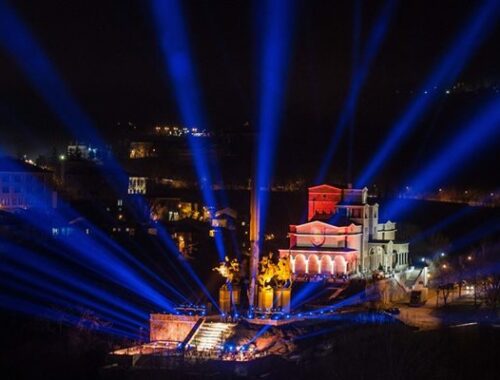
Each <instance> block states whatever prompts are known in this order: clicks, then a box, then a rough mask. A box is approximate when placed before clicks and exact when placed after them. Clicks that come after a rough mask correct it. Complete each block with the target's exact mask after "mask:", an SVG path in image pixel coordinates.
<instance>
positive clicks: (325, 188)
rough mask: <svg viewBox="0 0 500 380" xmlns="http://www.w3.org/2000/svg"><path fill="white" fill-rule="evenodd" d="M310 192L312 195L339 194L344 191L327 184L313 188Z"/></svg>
mask: <svg viewBox="0 0 500 380" xmlns="http://www.w3.org/2000/svg"><path fill="white" fill-rule="evenodd" d="M308 190H309V192H310V193H339V192H341V191H342V189H341V188H338V187H335V186H331V185H327V184H323V185H318V186H312V187H310V188H309V189H308Z"/></svg>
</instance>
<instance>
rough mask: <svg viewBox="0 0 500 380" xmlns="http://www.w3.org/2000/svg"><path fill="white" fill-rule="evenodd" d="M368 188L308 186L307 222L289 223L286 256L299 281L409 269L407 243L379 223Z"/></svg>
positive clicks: (389, 226) (390, 225)
mask: <svg viewBox="0 0 500 380" xmlns="http://www.w3.org/2000/svg"><path fill="white" fill-rule="evenodd" d="M367 198H368V190H367V189H366V188H364V189H351V188H347V189H341V188H337V187H334V186H330V185H320V186H314V187H311V188H309V197H308V222H307V223H304V224H301V225H291V226H290V232H289V239H290V245H289V248H288V249H281V250H280V256H290V262H291V265H292V271H293V273H294V274H295V276H296V277H297V278H301V277H311V276H317V275H322V276H332V275H333V276H334V275H351V274H355V273H368V272H371V271H374V270H382V271H384V272H392V271H398V270H402V269H405V268H406V267H407V266H408V243H401V242H397V241H396V224H395V223H393V222H390V221H388V222H386V223H379V222H378V211H379V205H378V204H376V203H375V204H369V203H368V201H367Z"/></svg>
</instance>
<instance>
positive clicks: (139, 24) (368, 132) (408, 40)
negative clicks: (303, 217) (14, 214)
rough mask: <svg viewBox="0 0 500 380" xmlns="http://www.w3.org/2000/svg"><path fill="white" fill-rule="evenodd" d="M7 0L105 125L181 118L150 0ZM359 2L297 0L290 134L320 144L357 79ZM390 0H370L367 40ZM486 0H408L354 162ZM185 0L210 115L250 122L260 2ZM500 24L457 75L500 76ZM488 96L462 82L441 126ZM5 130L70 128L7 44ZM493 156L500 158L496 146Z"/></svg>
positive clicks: (450, 125)
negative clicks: (354, 52)
mask: <svg viewBox="0 0 500 380" xmlns="http://www.w3.org/2000/svg"><path fill="white" fill-rule="evenodd" d="M10 4H11V5H12V7H13V8H15V9H16V10H17V11H18V13H19V15H20V16H21V17H22V19H23V20H24V21H25V23H26V24H27V25H28V26H29V28H30V29H31V31H32V32H33V34H34V35H35V36H36V38H37V39H38V42H39V43H40V45H41V46H42V47H43V49H44V50H45V52H46V53H47V55H48V56H49V57H50V58H51V60H52V62H53V64H54V65H55V66H56V67H57V68H58V70H59V72H60V74H61V76H62V77H63V78H64V80H65V82H66V84H67V85H68V87H69V88H70V89H71V91H72V92H73V94H74V95H75V98H76V99H77V100H78V101H79V103H80V104H81V106H82V107H83V109H84V110H85V111H86V112H87V113H88V115H89V116H90V118H91V119H92V120H93V121H94V122H95V124H96V125H97V126H98V127H99V129H100V130H101V131H103V132H104V133H105V134H106V136H108V137H115V136H119V135H120V130H119V129H118V128H117V127H116V126H115V125H116V122H118V121H122V122H124V121H128V120H130V121H132V122H134V123H136V124H137V125H138V126H139V127H143V128H148V127H150V126H151V125H153V124H155V123H157V122H176V121H178V120H179V116H178V112H177V110H176V106H175V103H174V101H173V98H172V93H171V88H170V84H169V82H168V78H167V76H166V74H165V70H164V64H163V61H162V56H161V52H160V49H159V46H158V42H157V39H156V36H155V30H154V26H153V20H152V17H151V14H150V8H149V2H148V1H127V0H120V1H107V0H100V1H90V0H85V1H76V0H72V1H67V0H59V1H55V0H44V1H11V2H10ZM353 4H354V1H315V0H311V1H302V2H300V4H299V6H298V15H297V19H296V22H295V31H294V38H293V43H292V47H293V53H292V59H291V60H290V67H289V70H290V71H289V76H288V87H287V92H286V94H287V97H286V99H285V108H284V117H283V123H282V130H281V133H282V136H286V138H287V139H291V140H298V141H300V142H301V143H304V142H305V143H306V144H308V146H309V149H310V148H311V147H313V148H314V149H310V150H314V151H315V152H316V153H317V154H318V155H319V156H320V155H321V154H320V153H318V152H323V151H324V148H325V141H327V136H329V135H330V134H331V133H332V130H333V128H334V126H335V122H336V120H337V118H338V115H339V110H340V108H341V106H342V103H343V101H344V98H345V96H346V94H347V91H348V85H349V79H350V74H351V67H352V47H353V9H354V6H353ZM383 4H384V2H377V1H365V2H363V8H362V39H361V42H362V47H363V43H364V42H365V41H366V40H367V34H368V33H369V30H370V28H371V25H372V23H373V20H374V18H375V16H376V14H377V11H378V10H379V9H380V7H381V6H382V5H383ZM478 4H479V2H478V1H472V0H471V1H457V0H450V1H447V0H439V1H436V0H432V1H424V0H415V1H412V0H405V1H400V2H399V5H398V7H397V10H396V13H395V15H394V17H393V19H392V20H391V24H390V27H389V30H388V33H387V36H386V38H385V40H384V42H383V44H382V46H381V49H380V51H379V54H378V55H377V58H376V59H375V61H374V63H373V65H372V67H371V70H370V73H369V76H368V79H367V82H366V84H365V86H364V87H363V91H362V93H361V97H360V100H359V104H358V113H357V116H356V135H355V137H356V140H355V141H356V143H355V146H354V151H355V155H356V156H358V157H359V162H358V163H356V166H358V167H362V166H363V165H364V164H365V163H366V160H367V159H369V157H370V156H371V154H373V153H374V152H373V151H371V152H367V150H372V149H373V147H372V146H371V147H370V149H367V145H366V144H373V141H374V139H375V141H377V140H378V141H381V139H383V138H384V137H385V135H386V134H387V133H388V131H389V130H390V128H391V126H392V124H391V123H393V122H394V121H395V120H396V119H397V116H398V115H400V112H402V110H403V109H404V106H405V105H406V104H407V103H408V101H409V100H410V99H411V98H412V96H413V95H412V94H411V93H410V91H413V90H416V89H418V88H419V86H420V85H421V84H422V82H423V80H424V78H425V76H426V75H427V74H428V73H429V72H430V70H431V68H432V67H433V66H434V65H435V63H437V60H438V58H439V57H440V56H441V54H442V53H443V51H444V50H445V49H446V47H447V46H448V45H449V44H450V43H451V41H452V40H453V38H454V37H455V36H456V34H457V32H458V31H459V30H460V28H461V27H462V26H463V25H464V24H465V23H466V21H467V20H468V17H470V16H471V14H472V13H473V11H474V9H475V8H476V7H477V5H478ZM183 5H184V11H185V16H186V22H187V25H188V27H189V34H190V39H191V42H192V51H193V56H194V58H195V62H196V69H197V71H198V77H199V80H200V83H201V89H202V93H203V103H204V107H205V110H206V112H207V119H208V121H209V125H210V127H211V128H214V129H216V130H217V129H238V128H241V126H242V125H243V123H244V122H245V121H247V120H248V121H253V120H255V118H256V100H257V94H256V92H257V91H256V86H255V83H256V76H257V73H256V67H258V66H257V65H255V62H256V61H257V57H255V51H256V49H255V44H254V42H255V41H254V40H255V38H254V37H255V28H254V26H255V22H254V19H253V18H254V16H255V12H254V5H253V3H252V2H250V1H237V0H232V1H229V0H228V1H215V0H206V1H204V0H195V1H185V2H183ZM498 25H500V23H499V24H497V27H496V29H494V30H493V31H492V32H491V33H490V34H489V36H488V39H487V40H486V41H484V42H483V43H482V44H481V45H480V46H479V48H478V49H477V51H476V53H475V54H474V55H473V58H472V59H471V61H470V62H469V64H468V65H467V66H466V69H465V71H464V72H462V74H461V75H460V78H459V80H461V81H465V82H467V83H470V84H477V83H485V82H486V81H493V82H495V81H496V83H497V84H498V83H499V79H500V49H499V48H498V41H499V40H500V27H499V26H498ZM464 96H465V97H466V98H464ZM481 96H482V93H481V92H480V93H474V94H473V95H470V94H469V95H463V94H462V95H461V94H457V95H454V97H455V98H456V99H448V100H446V102H447V104H446V105H445V106H444V109H445V112H441V111H439V112H440V116H439V118H438V120H439V121H438V122H437V125H438V126H437V127H436V128H437V130H436V131H435V133H436V136H438V137H437V138H438V139H439V138H442V139H446V138H448V137H449V136H450V135H451V134H453V133H454V131H455V129H454V128H458V127H457V124H458V123H457V121H458V120H460V119H461V118H462V117H463V113H464V112H465V113H467V112H473V111H474V107H477V105H478V104H480V103H481V101H482V100H478V99H480V97H481ZM442 108H443V107H441V108H440V109H442ZM435 113H436V112H435V110H430V112H429V115H430V116H429V117H431V119H429V120H434V123H435V124H436V122H435V120H436V118H432V117H433V115H435ZM441 113H442V114H443V115H442V116H441ZM440 128H441V129H440ZM0 133H1V135H2V141H3V144H4V146H7V147H8V148H9V149H10V150H11V151H22V150H26V151H33V150H35V149H42V148H47V147H49V146H52V145H54V144H61V143H62V142H64V141H66V139H67V138H68V134H67V133H66V132H64V127H63V126H61V125H60V124H59V123H58V121H57V119H56V118H55V117H54V115H53V114H52V113H51V111H50V110H49V108H48V107H47V106H46V105H45V104H44V101H43V99H42V98H40V97H39V96H38V95H37V93H36V92H35V91H34V89H33V88H32V87H31V85H30V83H29V82H28V81H27V80H26V79H25V78H24V76H23V73H22V72H21V71H20V70H19V69H18V68H17V67H16V64H15V62H14V61H13V60H12V59H11V58H10V57H9V56H8V55H7V54H6V53H5V51H1V50H0ZM433 133H434V132H433ZM428 135H429V133H428V130H427V129H425V128H424V130H422V129H417V130H416V132H415V135H414V136H413V137H412V141H413V143H414V145H413V146H412V148H413V149H412V150H413V151H414V152H416V153H415V155H418V152H419V151H421V150H422V146H424V145H425V144H428V143H429V141H428V140H429V138H428ZM422 136H424V137H422ZM425 136H427V137H425ZM304 137H306V138H305V139H304ZM415 155H413V156H412V157H408V159H410V158H412V159H414V157H415ZM316 159H317V158H316ZM485 160H486V162H490V163H491V162H493V163H494V164H497V163H498V161H494V158H493V155H492V154H490V155H489V156H488V155H487V157H486V158H485ZM492 160H493V161H492ZM358 170H359V168H358Z"/></svg>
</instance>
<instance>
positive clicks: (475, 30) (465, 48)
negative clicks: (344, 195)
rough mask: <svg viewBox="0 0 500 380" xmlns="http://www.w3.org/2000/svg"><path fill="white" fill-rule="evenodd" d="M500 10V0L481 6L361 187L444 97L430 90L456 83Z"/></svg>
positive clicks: (379, 153) (385, 142) (367, 171)
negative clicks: (424, 115)
mask: <svg viewBox="0 0 500 380" xmlns="http://www.w3.org/2000/svg"><path fill="white" fill-rule="evenodd" d="M499 13H500V2H499V1H498V0H488V1H485V2H484V3H483V4H482V5H481V6H480V7H479V9H478V10H477V11H476V13H475V14H474V15H473V17H472V18H471V20H470V21H469V23H468V24H467V25H466V27H465V28H464V29H462V31H461V33H460V34H459V35H458V37H457V38H456V39H455V41H454V43H453V45H452V46H451V47H450V48H449V49H448V51H447V52H446V53H445V54H444V56H443V57H442V58H441V59H440V61H439V64H438V65H437V67H436V68H435V69H434V71H432V73H431V74H430V75H429V76H428V78H427V79H426V80H425V83H424V85H423V86H422V88H421V89H420V90H419V91H418V92H417V94H418V95H417V97H416V98H415V99H414V100H413V101H412V102H411V104H410V105H409V106H408V108H407V109H406V110H405V112H404V113H403V115H402V116H401V117H400V118H399V120H398V121H397V122H396V124H395V125H394V127H393V128H392V130H391V131H390V133H389V135H388V136H387V138H386V139H384V140H383V141H382V147H381V148H380V149H379V150H378V151H377V153H376V154H375V156H374V157H373V159H372V160H371V161H370V163H369V164H368V165H367V167H366V168H365V170H364V171H363V172H362V174H361V176H360V177H359V178H358V180H357V182H356V186H357V187H362V186H365V185H367V184H369V182H370V181H371V180H372V178H373V177H374V176H375V174H376V173H377V171H378V170H379V169H380V168H381V167H382V165H383V164H384V162H385V161H386V160H388V159H389V157H390V156H391V155H392V154H393V153H394V151H395V150H396V149H397V147H398V146H399V143H400V141H401V140H402V139H403V138H404V137H405V135H406V134H408V133H409V132H410V130H411V129H412V128H413V127H414V126H415V125H416V123H417V121H418V120H419V119H420V118H421V117H422V115H423V114H424V113H425V112H426V111H427V110H428V108H429V107H430V105H431V104H432V102H433V101H435V100H436V99H437V98H438V97H439V96H442V93H440V92H438V91H429V89H433V88H434V87H437V88H438V89H443V88H446V87H448V86H450V85H452V84H453V82H454V81H455V80H456V78H457V76H458V75H459V74H460V72H461V71H462V69H463V68H464V67H465V65H466V64H467V62H468V61H469V59H470V58H471V56H472V55H473V53H474V51H475V50H476V49H477V48H478V46H479V44H480V42H481V41H482V40H483V39H484V38H485V37H486V35H487V34H488V32H489V31H490V30H491V29H492V27H493V26H494V25H495V24H496V22H497V20H498V16H499Z"/></svg>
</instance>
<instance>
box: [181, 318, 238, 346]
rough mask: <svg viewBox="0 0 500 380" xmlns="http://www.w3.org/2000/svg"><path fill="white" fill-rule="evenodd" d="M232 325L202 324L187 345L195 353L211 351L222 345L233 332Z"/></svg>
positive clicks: (218, 323)
mask: <svg viewBox="0 0 500 380" xmlns="http://www.w3.org/2000/svg"><path fill="white" fill-rule="evenodd" d="M235 326H236V324H234V323H222V322H204V323H202V324H201V326H200V327H199V328H198V330H197V331H196V332H195V334H194V335H193V337H192V339H191V341H190V342H189V344H190V345H191V346H194V347H196V350H197V351H211V350H214V349H216V348H218V347H219V346H221V345H223V344H224V342H225V341H226V339H227V338H229V337H230V336H231V335H232V334H233V331H234V327H235Z"/></svg>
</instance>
